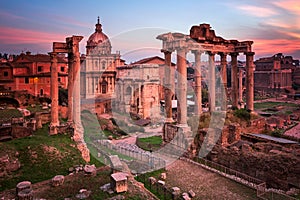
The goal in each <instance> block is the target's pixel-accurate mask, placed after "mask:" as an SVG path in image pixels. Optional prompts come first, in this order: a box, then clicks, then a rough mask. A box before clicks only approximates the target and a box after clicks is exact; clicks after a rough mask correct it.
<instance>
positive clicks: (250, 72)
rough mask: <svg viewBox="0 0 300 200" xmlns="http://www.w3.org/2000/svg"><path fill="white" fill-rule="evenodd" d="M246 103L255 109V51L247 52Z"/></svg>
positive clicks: (248, 107)
mask: <svg viewBox="0 0 300 200" xmlns="http://www.w3.org/2000/svg"><path fill="white" fill-rule="evenodd" d="M245 54H246V105H247V109H248V110H250V111H254V67H255V65H254V62H253V56H254V52H246V53H245Z"/></svg>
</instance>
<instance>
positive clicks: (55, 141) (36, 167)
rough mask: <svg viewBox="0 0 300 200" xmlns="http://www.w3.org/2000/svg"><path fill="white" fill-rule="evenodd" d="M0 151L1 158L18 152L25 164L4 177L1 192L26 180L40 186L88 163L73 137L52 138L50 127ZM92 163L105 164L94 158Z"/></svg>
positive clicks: (0, 147) (60, 136)
mask: <svg viewBox="0 0 300 200" xmlns="http://www.w3.org/2000/svg"><path fill="white" fill-rule="evenodd" d="M8 149H9V151H8ZM0 152H1V155H5V154H9V156H10V157H14V155H15V152H18V153H19V156H18V160H19V161H20V163H21V168H20V169H19V170H17V171H15V172H12V173H10V174H8V175H7V176H5V177H1V178H0V191H3V190H6V189H10V188H14V187H15V186H16V184H17V183H18V182H20V181H24V180H28V181H31V182H32V183H36V182H40V181H43V180H47V179H50V178H52V177H54V176H55V175H58V174H62V175H66V174H68V168H69V167H71V166H74V165H78V164H85V161H84V160H83V159H82V157H81V154H80V152H79V150H78V149H77V148H76V145H75V143H74V141H72V140H71V138H70V136H69V135H54V136H49V135H48V126H47V125H45V126H43V128H42V129H39V130H38V131H36V132H35V133H34V134H33V135H32V136H30V137H26V138H20V139H14V140H11V141H8V142H5V143H0ZM91 163H93V164H96V166H101V165H102V164H101V163H100V162H98V161H97V160H96V159H95V158H93V157H91Z"/></svg>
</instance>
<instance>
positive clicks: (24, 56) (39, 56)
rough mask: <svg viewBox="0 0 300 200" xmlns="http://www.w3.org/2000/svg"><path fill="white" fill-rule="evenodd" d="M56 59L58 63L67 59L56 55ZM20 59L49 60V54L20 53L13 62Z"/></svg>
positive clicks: (30, 60)
mask: <svg viewBox="0 0 300 200" xmlns="http://www.w3.org/2000/svg"><path fill="white" fill-rule="evenodd" d="M57 59H58V62H59V63H62V62H67V59H65V58H64V57H61V56H58V57H57ZM22 60H27V61H28V62H51V58H50V56H49V55H46V54H36V55H27V54H20V55H19V56H18V57H17V58H16V59H15V62H22Z"/></svg>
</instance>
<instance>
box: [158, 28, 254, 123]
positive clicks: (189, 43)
mask: <svg viewBox="0 0 300 200" xmlns="http://www.w3.org/2000/svg"><path fill="white" fill-rule="evenodd" d="M157 39H159V40H162V50H161V51H162V52H163V53H164V55H165V64H166V66H168V67H166V72H165V74H169V75H170V76H168V77H166V86H167V87H166V89H165V105H166V115H167V120H166V121H167V122H170V121H172V106H171V105H172V103H171V98H172V92H174V91H175V89H174V88H175V78H174V77H175V76H174V71H173V70H172V68H171V54H172V53H173V52H175V51H176V52H177V70H178V73H179V74H180V76H178V80H177V89H178V102H179V105H180V106H179V109H180V110H178V115H177V122H178V124H179V125H181V126H183V127H184V126H187V98H186V96H187V69H186V67H187V66H186V54H187V53H188V52H190V51H191V52H192V53H193V54H194V55H195V66H196V70H195V95H196V114H198V115H199V114H201V113H202V104H201V99H202V97H201V69H200V67H201V64H200V63H201V54H203V53H207V54H208V56H209V59H208V60H209V69H208V76H209V77H208V85H209V88H208V89H209V96H210V98H209V99H210V102H209V108H210V111H211V112H213V111H215V107H216V72H215V56H216V55H217V54H218V55H220V57H221V72H220V74H221V80H222V83H223V85H224V87H226V85H227V78H226V74H227V72H226V66H227V55H229V56H231V67H232V68H231V77H232V78H231V86H232V88H231V95H232V96H231V99H232V106H235V107H238V103H239V99H240V98H239V97H241V94H239V89H238V60H237V57H238V55H239V54H240V53H243V54H244V55H245V56H246V108H247V109H248V110H250V111H253V98H254V92H253V89H254V88H253V87H254V82H253V81H254V74H253V73H254V63H253V56H254V52H252V49H251V45H252V44H253V41H238V40H226V39H223V38H222V37H219V36H216V35H215V32H214V30H212V29H211V27H210V25H209V24H200V25H199V26H193V27H192V28H191V29H190V34H189V35H185V34H182V33H165V34H161V35H159V36H157ZM240 87H241V86H240ZM240 91H241V90H240ZM223 96H224V97H225V98H226V95H225V94H223ZM224 105H226V103H225V104H224V103H223V107H222V108H221V110H223V111H225V110H226V106H224Z"/></svg>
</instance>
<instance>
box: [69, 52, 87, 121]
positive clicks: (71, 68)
mask: <svg viewBox="0 0 300 200" xmlns="http://www.w3.org/2000/svg"><path fill="white" fill-rule="evenodd" d="M73 63H74V55H73V53H71V52H70V53H68V111H67V115H68V124H70V125H72V124H73V88H74V73H73ZM88 87H90V86H88Z"/></svg>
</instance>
